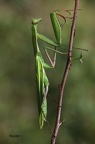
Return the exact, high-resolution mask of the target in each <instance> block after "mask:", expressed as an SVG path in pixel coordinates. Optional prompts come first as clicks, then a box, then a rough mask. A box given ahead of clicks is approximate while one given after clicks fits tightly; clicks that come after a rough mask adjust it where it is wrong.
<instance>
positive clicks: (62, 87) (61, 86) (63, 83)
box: [51, 0, 79, 144]
mask: <svg viewBox="0 0 95 144" xmlns="http://www.w3.org/2000/svg"><path fill="white" fill-rule="evenodd" d="M78 4H79V0H75V7H74V15H73V21H72V27H71V34H70V41H69V53H68V57H67V63H66V67H65V71H64V74H63V78H62V82H61V84H60V86H59V90H60V92H59V100H58V109H57V116H56V123H55V128H54V131H53V135H52V138H51V144H55V142H56V138H57V135H58V131H59V128H60V126H61V124H62V122H61V120H60V118H61V110H62V99H63V93H64V87H65V84H66V80H67V76H68V72H69V69H70V66H71V58H72V47H73V41H74V33H75V24H76V15H77V10H78Z"/></svg>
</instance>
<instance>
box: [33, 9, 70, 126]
mask: <svg viewBox="0 0 95 144" xmlns="http://www.w3.org/2000/svg"><path fill="white" fill-rule="evenodd" d="M65 11H66V12H68V11H67V10H65ZM68 13H69V12H68ZM57 16H60V17H62V18H63V19H64V20H65V21H66V19H65V17H64V16H63V15H61V14H59V13H58V12H57V11H53V12H52V13H50V19H51V23H52V27H53V30H54V34H55V38H56V42H54V41H52V40H51V39H49V38H47V37H46V36H44V35H42V34H39V33H38V24H39V23H40V22H41V21H42V19H41V18H33V19H32V28H31V29H32V44H33V50H34V57H35V67H36V83H37V101H38V112H39V126H40V129H42V128H43V125H44V121H46V117H47V98H46V97H47V94H48V89H49V80H48V77H47V75H46V72H45V68H53V67H54V66H55V62H56V52H58V53H61V52H59V51H57V50H56V47H59V46H61V45H62V39H61V32H62V29H61V25H60V22H59V20H58V18H57ZM38 39H41V40H42V41H44V42H46V43H47V44H50V45H52V46H54V47H55V49H53V50H54V59H53V61H52V60H51V58H50V56H49V54H48V52H47V50H46V48H47V47H45V52H46V55H47V57H48V59H49V61H50V65H49V64H47V63H45V61H44V59H43V57H42V54H41V51H40V48H39V44H38ZM49 49H51V48H49ZM51 50H52V49H51ZM61 54H66V53H61Z"/></svg>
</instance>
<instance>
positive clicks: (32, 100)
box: [0, 0, 95, 144]
mask: <svg viewBox="0 0 95 144" xmlns="http://www.w3.org/2000/svg"><path fill="white" fill-rule="evenodd" d="M73 7H74V0H73V1H72V0H59V1H58V0H52V1H50V0H27V1H25V0H21V1H20V0H0V144H49V143H50V138H51V132H50V130H49V128H48V126H47V124H45V126H44V128H43V130H40V129H39V125H38V111H37V99H36V81H35V65H34V63H35V61H34V55H33V48H32V41H31V17H34V18H35V17H41V18H42V19H43V21H42V22H41V23H40V24H39V32H40V33H42V34H44V35H46V36H48V37H50V38H52V39H54V34H53V30H52V26H51V23H50V18H49V14H50V12H52V11H53V10H55V9H61V8H65V9H73ZM79 8H81V9H82V10H81V11H79V12H78V16H77V25H76V36H75V40H74V46H75V47H81V48H86V49H88V50H89V52H83V64H80V62H79V61H73V63H72V67H71V71H69V76H68V79H67V83H66V87H65V93H64V99H63V108H62V118H66V121H65V122H64V123H63V125H62V126H61V128H60V131H59V134H58V138H57V143H56V144H95V47H94V46H95V16H94V13H95V1H94V0H90V1H89V0H84V1H82V0H80V6H79ZM29 15H31V17H30V16H29ZM70 28H71V20H67V23H66V25H65V26H64V30H63V35H62V37H63V42H64V43H65V44H68V42H69V34H70ZM39 45H40V48H41V49H42V47H43V43H42V42H41V41H39ZM61 50H63V49H61ZM65 50H66V49H65ZM63 51H64V50H63ZM42 53H43V55H44V58H45V54H44V52H43V50H42ZM78 55H79V51H77V50H74V56H78ZM51 56H52V52H51ZM45 60H46V61H47V59H46V58H45ZM65 62H66V56H63V55H59V54H58V56H57V64H56V67H55V69H52V70H46V71H47V75H48V77H49V80H50V90H49V96H48V117H47V119H48V121H49V123H50V125H51V128H53V127H54V122H55V117H56V109H57V104H56V103H55V102H54V101H57V98H58V84H59V83H60V82H61V79H62V75H63V70H64V67H65ZM10 134H13V135H15V134H18V135H20V136H19V137H18V138H13V137H10Z"/></svg>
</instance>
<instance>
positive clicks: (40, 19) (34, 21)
mask: <svg viewBox="0 0 95 144" xmlns="http://www.w3.org/2000/svg"><path fill="white" fill-rule="evenodd" d="M40 21H42V18H33V19H32V24H33V25H35V24H38V23H39V22H40Z"/></svg>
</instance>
